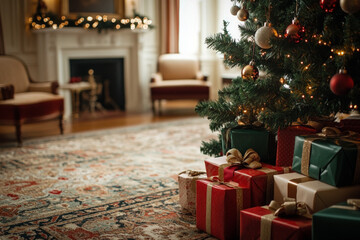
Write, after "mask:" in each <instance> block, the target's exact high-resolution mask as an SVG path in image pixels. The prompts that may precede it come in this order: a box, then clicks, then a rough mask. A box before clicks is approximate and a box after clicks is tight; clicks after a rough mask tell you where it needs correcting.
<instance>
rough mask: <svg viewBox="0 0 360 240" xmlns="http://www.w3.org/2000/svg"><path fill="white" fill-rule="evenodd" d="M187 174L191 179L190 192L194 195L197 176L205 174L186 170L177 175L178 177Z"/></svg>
mask: <svg viewBox="0 0 360 240" xmlns="http://www.w3.org/2000/svg"><path fill="white" fill-rule="evenodd" d="M184 173H185V174H187V175H188V176H189V177H192V179H191V191H192V192H194V193H196V181H197V180H199V179H200V178H199V176H200V175H203V174H206V172H204V171H193V170H186V171H182V172H181V173H179V174H178V175H181V174H184Z"/></svg>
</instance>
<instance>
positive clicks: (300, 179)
mask: <svg viewBox="0 0 360 240" xmlns="http://www.w3.org/2000/svg"><path fill="white" fill-rule="evenodd" d="M357 197H360V185H354V186H347V187H340V188H338V187H334V186H331V185H329V184H326V183H323V182H321V181H319V180H315V179H313V178H310V177H307V176H304V175H302V174H299V173H295V172H294V173H287V174H279V175H274V200H275V201H277V202H280V203H282V202H284V198H295V199H296V201H297V202H303V203H306V204H307V205H308V207H309V209H310V211H311V213H314V212H317V211H320V210H322V209H324V208H327V207H330V206H331V205H333V204H336V203H338V202H341V201H345V200H346V199H348V198H357Z"/></svg>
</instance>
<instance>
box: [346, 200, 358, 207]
mask: <svg viewBox="0 0 360 240" xmlns="http://www.w3.org/2000/svg"><path fill="white" fill-rule="evenodd" d="M346 203H347V204H348V205H351V206H353V207H354V208H355V209H356V210H360V199H354V198H352V199H348V200H347V202H346Z"/></svg>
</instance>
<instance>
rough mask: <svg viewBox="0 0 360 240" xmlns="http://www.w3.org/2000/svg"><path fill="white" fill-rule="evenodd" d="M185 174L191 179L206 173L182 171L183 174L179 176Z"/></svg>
mask: <svg viewBox="0 0 360 240" xmlns="http://www.w3.org/2000/svg"><path fill="white" fill-rule="evenodd" d="M183 173H186V174H187V175H188V176H190V177H196V176H199V175H202V174H205V173H206V172H203V171H193V170H186V171H182V172H181V173H179V174H178V175H180V174H183Z"/></svg>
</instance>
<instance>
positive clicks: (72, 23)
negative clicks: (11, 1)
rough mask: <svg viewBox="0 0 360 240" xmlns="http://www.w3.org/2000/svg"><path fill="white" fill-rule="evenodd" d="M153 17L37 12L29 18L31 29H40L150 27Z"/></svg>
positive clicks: (132, 28) (134, 28)
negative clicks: (45, 13)
mask: <svg viewBox="0 0 360 240" xmlns="http://www.w3.org/2000/svg"><path fill="white" fill-rule="evenodd" d="M151 24H152V21H151V19H148V18H147V17H142V16H135V17H133V18H122V19H121V18H115V17H108V16H107V15H103V16H101V15H97V16H95V17H92V16H85V17H84V16H79V17H77V18H75V19H71V18H67V17H65V16H61V17H60V18H59V17H57V16H50V15H44V16H42V15H40V14H37V15H35V16H33V17H30V18H29V25H30V28H31V29H34V30H39V29H45V28H52V29H62V28H65V27H82V28H84V29H96V30H99V31H101V30H103V29H113V30H120V29H131V30H136V29H143V30H146V29H149V28H151V27H152V25H151Z"/></svg>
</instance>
